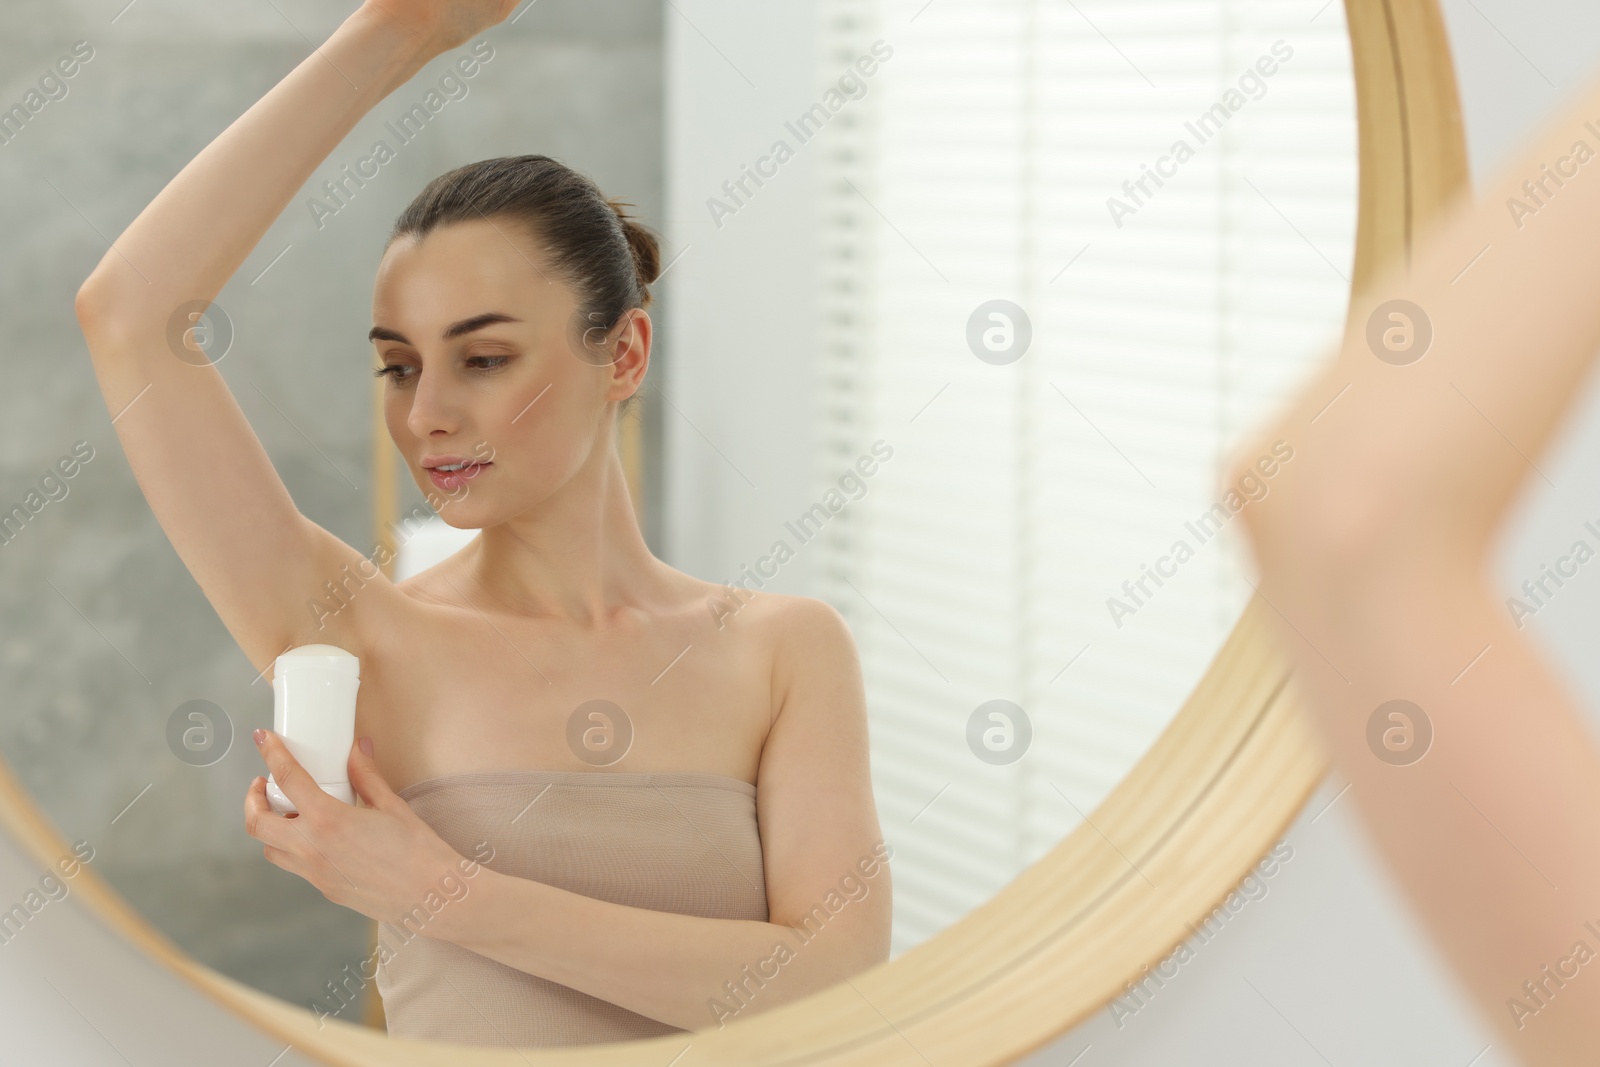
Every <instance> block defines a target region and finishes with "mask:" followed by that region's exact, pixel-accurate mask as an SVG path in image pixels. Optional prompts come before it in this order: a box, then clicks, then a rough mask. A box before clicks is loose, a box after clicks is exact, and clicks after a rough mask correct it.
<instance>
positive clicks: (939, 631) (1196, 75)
mask: <svg viewBox="0 0 1600 1067" xmlns="http://www.w3.org/2000/svg"><path fill="white" fill-rule="evenodd" d="M821 10H822V17H823V19H824V30H823V33H822V37H821V39H822V41H823V47H822V48H821V49H820V50H819V59H820V66H819V86H820V87H822V88H826V87H827V86H829V85H837V84H838V79H839V78H840V76H841V74H843V73H844V72H845V71H847V70H848V69H849V67H850V64H851V63H852V61H853V60H854V59H855V58H856V57H858V56H862V55H866V54H868V53H869V52H870V51H871V50H872V45H873V43H874V42H876V41H882V42H884V44H885V45H887V46H889V47H890V48H892V49H893V53H892V56H891V57H890V58H888V59H887V60H885V61H883V62H882V63H881V64H880V66H879V69H878V70H877V71H876V72H875V73H874V74H873V75H872V76H871V77H870V78H866V79H864V81H865V83H866V86H867V89H866V93H865V95H864V96H861V97H860V98H858V99H854V100H851V101H850V102H849V103H848V104H847V105H846V106H844V107H842V108H841V109H840V110H839V112H838V113H837V114H836V115H834V116H833V117H832V118H831V120H830V121H829V122H828V124H827V126H826V128H825V129H824V130H823V132H822V133H821V135H820V140H819V141H818V146H819V147H820V149H821V153H822V154H821V160H822V166H821V173H822V189H821V195H820V211H821V220H820V222H821V227H822V234H823V246H824V259H823V262H822V264H821V270H822V272H823V282H824V284H823V293H824V305H823V316H824V324H825V328H824V334H823V336H824V345H823V351H822V352H821V353H820V355H819V359H820V361H821V363H820V366H821V375H820V379H821V382H822V389H821V393H820V410H821V419H822V423H823V430H822V432H821V433H820V434H819V436H818V440H819V442H820V444H819V448H818V455H817V466H816V469H817V497H818V499H820V498H821V497H822V494H823V493H824V492H825V491H826V490H827V488H828V487H830V486H833V485H835V484H836V481H837V479H838V477H839V472H840V471H841V470H843V469H844V468H845V467H847V466H849V465H850V464H852V463H853V462H854V461H855V460H856V458H857V457H859V456H862V455H866V454H867V453H868V452H869V450H870V448H871V443H872V442H873V441H875V440H878V439H882V440H883V441H884V442H886V443H887V444H888V445H889V446H890V447H891V448H892V449H893V456H892V458H891V459H889V460H887V461H884V462H882V464H881V466H880V468H879V470H878V472H877V473H875V474H874V475H873V477H872V478H871V479H870V481H869V483H868V484H869V489H868V491H867V493H866V495H865V496H864V497H862V498H861V499H860V500H858V501H855V502H852V503H851V505H850V507H848V508H846V509H844V510H843V511H841V512H840V514H839V515H838V516H836V517H835V518H834V519H833V520H832V521H830V522H829V523H828V525H827V526H826V527H825V528H824V531H823V533H822V535H821V539H820V541H819V547H818V551H819V555H818V559H819V566H818V569H817V574H818V579H817V580H818V583H819V584H818V587H817V588H816V590H815V592H816V595H818V596H820V597H823V598H824V599H827V600H828V601H830V602H831V603H833V604H834V605H835V606H836V607H837V608H838V609H839V610H840V611H841V612H842V613H843V614H844V615H845V617H846V618H847V619H848V620H849V622H850V624H851V626H852V629H853V631H854V633H855V635H856V639H857V642H858V645H859V648H860V651H861V656H862V664H863V670H864V673H865V676H866V686H867V698H868V705H869V717H870V727H871V744H872V764H873V775H874V781H875V784H876V795H877V798H878V804H879V815H880V818H881V819H882V822H883V826H884V831H885V836H886V837H887V839H888V840H889V842H890V844H892V845H893V847H894V849H895V856H894V869H895V920H894V931H893V942H892V952H894V953H899V952H901V951H904V949H906V948H908V947H910V946H912V945H914V944H916V943H918V942H920V941H922V940H924V939H925V938H927V937H928V936H930V935H932V934H933V933H936V932H937V931H938V930H940V929H942V928H944V927H945V926H947V925H949V924H950V923H951V922H953V921H955V920H956V919H958V918H959V917H961V916H962V915H964V914H966V913H967V912H968V911H970V910H971V909H972V908H974V907H975V906H977V905H978V904H980V903H982V902H983V901H984V900H987V899H988V898H990V897H991V896H993V895H994V894H995V893H996V892H997V891H998V890H999V889H1000V888H1001V887H1003V886H1004V885H1005V884H1006V883H1007V882H1009V881H1010V880H1011V879H1012V878H1014V877H1015V876H1016V874H1017V873H1018V872H1019V871H1020V870H1021V869H1023V868H1024V867H1026V866H1027V865H1029V864H1031V863H1032V862H1033V861H1035V860H1036V859H1038V858H1039V857H1040V856H1041V855H1043V854H1044V853H1045V852H1046V851H1047V850H1048V849H1049V848H1050V847H1052V846H1053V845H1054V844H1055V843H1056V842H1057V841H1059V840H1060V839H1061V838H1062V837H1063V836H1064V835H1065V834H1066V833H1067V832H1068V831H1070V830H1071V829H1072V828H1073V827H1074V826H1076V825H1077V824H1078V823H1079V822H1080V821H1081V820H1083V819H1084V818H1085V817H1088V818H1090V819H1092V818H1093V810H1094V807H1095V805H1096V804H1097V803H1098V802H1099V801H1100V800H1101V799H1102V798H1103V797H1104V796H1105V795H1106V794H1107V793H1108V792H1109V790H1110V789H1111V788H1112V786H1114V785H1115V784H1116V782H1117V781H1118V780H1120V778H1121V777H1122V776H1123V775H1124V774H1125V773H1126V771H1127V770H1128V769H1129V768H1130V767H1131V766H1132V765H1133V764H1134V763H1135V762H1136V761H1137V760H1138V758H1139V757H1140V755H1141V754H1142V753H1143V752H1144V751H1145V750H1146V749H1148V748H1149V746H1150V744H1151V743H1152V742H1153V741H1154V739H1155V737H1156V735H1157V734H1158V733H1159V732H1160V731H1161V729H1162V728H1163V727H1164V726H1165V725H1166V724H1167V722H1168V721H1169V720H1170V718H1171V716H1172V715H1173V714H1174V712H1175V711H1176V709H1177V708H1178V707H1179V705H1180V704H1181V703H1182V701H1183V700H1184V698H1185V697H1186V696H1187V695H1188V693H1189V691H1190V690H1191V689H1192V688H1193V686H1194V684H1195V683H1196V682H1197V681H1198V680H1199V678H1200V676H1201V675H1202V674H1203V672H1204V670H1205V668H1206V666H1207V664H1208V663H1209V662H1210V660H1211V659H1212V657H1213V656H1214V654H1215V652H1216V650H1217V649H1218V647H1219V646H1220V644H1221V642H1222V641H1223V639H1224V638H1225V637H1226V635H1227V633H1228V632H1229V631H1230V630H1231V628H1232V626H1233V623H1234V621H1235V620H1236V619H1237V617H1238V615H1239V612H1240V611H1241V610H1242V608H1243V606H1244V603H1245V601H1246V600H1247V599H1248V596H1249V594H1250V591H1251V590H1250V586H1249V584H1248V583H1247V582H1246V580H1245V578H1244V574H1245V573H1246V572H1245V571H1244V570H1243V566H1244V561H1243V557H1242V542H1241V541H1240V538H1239V531H1238V530H1237V528H1236V527H1235V525H1234V524H1233V523H1231V522H1227V521H1223V520H1219V519H1215V518H1213V523H1214V524H1215V525H1216V526H1220V527H1221V529H1220V531H1219V532H1218V533H1217V534H1216V535H1215V536H1213V537H1210V538H1207V539H1205V540H1203V541H1202V540H1201V539H1200V538H1199V537H1198V536H1196V534H1195V533H1193V532H1191V529H1190V527H1189V526H1186V524H1193V523H1194V521H1195V520H1196V519H1197V518H1199V517H1201V516H1202V515H1205V514H1206V513H1207V512H1208V509H1210V508H1211V506H1212V505H1213V504H1214V503H1216V502H1217V501H1218V499H1219V494H1220V492H1221V487H1220V486H1219V484H1218V478H1219V469H1220V463H1221V461H1222V460H1223V459H1224V458H1225V457H1226V456H1227V455H1228V454H1229V453H1230V450H1231V448H1232V447H1233V446H1234V445H1235V444H1236V443H1237V442H1238V441H1239V440H1240V439H1241V435H1243V434H1244V433H1246V432H1247V431H1249V430H1250V429H1251V428H1252V427H1254V426H1256V425H1258V424H1259V423H1260V422H1261V420H1263V419H1264V418H1265V417H1266V416H1267V415H1268V414H1269V413H1270V411H1271V410H1272V409H1273V407H1274V406H1275V405H1276V404H1278V403H1280V402H1281V401H1282V400H1284V399H1286V398H1287V396H1288V395H1289V394H1290V393H1291V392H1292V390H1293V389H1294V388H1295V386H1296V385H1298V384H1299V383H1301V382H1302V381H1304V380H1305V377H1306V375H1307V374H1308V372H1309V371H1310V369H1311V367H1312V366H1313V365H1314V364H1315V363H1316V362H1317V361H1318V360H1319V359H1320V358H1321V357H1323V356H1325V355H1326V354H1327V353H1328V351H1329V350H1330V348H1331V346H1332V344H1333V343H1334V342H1335V341H1336V339H1337V337H1338V334H1339V330H1340V328H1341V325H1342V320H1343V316H1344V313H1345V308H1346V305H1347V301H1348V284H1349V282H1348V279H1349V275H1350V272H1351V263H1352V261H1353V249H1354V235H1355V218H1356V171H1357V167H1356V120H1355V96H1354V86H1353V81H1352V73H1351V67H1350V49H1349V41H1348V37H1347V34H1346V30H1345V25H1344V22H1343V16H1344V12H1343V6H1342V5H1341V4H1337V3H1330V4H1329V5H1328V6H1327V7H1325V8H1323V9H1322V10H1321V11H1316V10H1315V9H1314V8H1312V7H1308V5H1306V4H1302V3H1284V2H1275V0H1260V2H1254V3H1249V2H1244V0H1210V2H1195V0H1185V2H1181V3H1177V2H1160V0H1075V2H1074V3H1070V4H1060V3H1054V2H1052V3H1043V2H1038V0H932V2H931V3H926V4H924V3H923V0H911V2H907V3H900V2H889V0H826V2H824V3H823V5H822V9H821ZM1313 16H1314V17H1313ZM1275 47H1276V51H1274V49H1275ZM880 51H881V47H880ZM1262 57H1268V60H1269V61H1268V62H1262ZM1267 68H1272V70H1273V73H1271V74H1270V75H1268V74H1264V73H1262V71H1264V70H1266V69H1267ZM1252 71H1253V72H1255V77H1254V78H1245V79H1244V81H1243V83H1241V78H1242V77H1243V76H1244V75H1245V74H1246V73H1247V72H1252ZM1230 91H1232V92H1233V93H1234V94H1235V95H1232V96H1230V95H1229V94H1230ZM819 93H820V89H819ZM1235 104H1237V106H1234V105H1235ZM1219 108H1220V110H1218V109H1219ZM1179 142H1184V143H1186V144H1187V145H1188V146H1189V148H1190V149H1191V150H1192V151H1191V152H1189V153H1188V154H1187V155H1185V154H1184V153H1183V152H1181V151H1176V146H1177V144H1178V143H1179ZM1164 157H1165V158H1164ZM1178 157H1182V158H1181V159H1180V158H1178ZM1152 171H1154V172H1155V177H1150V176H1149V175H1150V172H1152ZM1163 175H1165V176H1163ZM1141 178H1142V179H1143V184H1142V186H1141V184H1140V180H1141ZM1157 178H1159V179H1160V183H1159V184H1158V182H1157V180H1156V179H1157ZM1124 183H1127V185H1125V184H1124ZM1130 188H1131V190H1132V192H1130V191H1129V190H1130ZM1112 198H1116V199H1117V200H1118V201H1120V202H1121V203H1122V205H1123V206H1122V207H1117V206H1116V204H1115V203H1114V202H1113V199H1112ZM1127 209H1131V210H1127ZM992 300H1008V301H1011V302H1014V303H1015V304H1016V305H1018V306H1020V307H1021V308H1022V309H1023V311H1024V312H1025V314H1026V317H1027V321H1028V323H1029V325H1030V326H1031V333H1032V337H1031V342H1030V344H1029V347H1028V349H1027V350H1026V352H1025V354H1024V355H1022V356H1021V358H1019V359H1017V360H1015V361H1014V362H1010V363H996V362H988V361H986V360H984V359H980V358H978V356H977V355H976V354H975V352H974V350H973V349H972V348H971V347H970V346H969V343H968V339H967V335H968V326H969V319H970V318H971V316H972V314H973V312H974V311H975V309H977V308H978V307H979V305H982V304H984V303H986V302H988V301H992ZM997 321H998V320H997ZM1287 445H1288V446H1289V447H1290V448H1293V447H1294V445H1295V442H1292V441H1290V442H1287ZM1288 462H1292V459H1290V460H1288ZM1264 484H1265V486H1266V488H1267V491H1268V492H1270V486H1271V479H1270V478H1268V479H1264ZM1212 514H1213V516H1215V513H1214V512H1212ZM1196 529H1199V530H1201V531H1202V532H1204V531H1205V530H1206V529H1207V527H1206V526H1204V525H1202V526H1200V527H1196ZM1180 540H1183V541H1186V542H1187V543H1188V544H1189V545H1190V547H1191V549H1192V555H1191V556H1190V557H1188V558H1186V559H1184V560H1183V561H1182V562H1177V563H1175V562H1174V561H1173V558H1172V549H1173V548H1174V547H1175V545H1176V543H1177V542H1178V541H1180ZM1163 557H1167V562H1166V563H1164V564H1160V563H1159V561H1160V560H1161V559H1162V558H1163ZM1158 564H1159V566H1160V568H1161V569H1164V570H1169V571H1171V572H1172V573H1171V576H1169V577H1166V578H1164V579H1162V582H1161V584H1160V585H1157V584H1155V582H1154V581H1153V580H1152V579H1150V578H1149V577H1148V576H1147V575H1146V568H1150V567H1156V566H1158ZM1142 577H1143V578H1144V579H1145V581H1144V586H1143V588H1144V589H1145V590H1146V594H1145V595H1140V596H1139V601H1140V603H1138V604H1137V605H1135V604H1134V603H1133V601H1132V599H1131V598H1129V596H1128V595H1127V594H1126V593H1125V591H1124V585H1123V583H1124V582H1125V581H1126V582H1129V583H1130V584H1132V585H1133V587H1134V589H1135V590H1137V589H1138V588H1139V586H1138V585H1137V583H1138V581H1139V580H1140V579H1141V578H1142ZM1113 597H1116V598H1120V599H1121V600H1122V601H1123V602H1124V603H1125V604H1127V605H1128V606H1129V607H1131V608H1133V610H1132V611H1131V612H1130V613H1127V614H1120V615H1119V614H1116V613H1114V612H1113V611H1112V609H1111V608H1110V607H1109V606H1108V600H1109V599H1111V598H1113ZM1119 623H1120V625H1119ZM997 699H999V700H1007V701H1012V702H1014V703H1015V704H1016V705H1017V706H1019V707H1020V708H1021V709H1022V710H1023V712H1024V713H1025V715H1026V717H1027V719H1028V721H1029V723H1030V724H1031V729H1032V737H1031V741H1030V743H1029V746H1028V748H1027V751H1026V754H1025V755H1023V756H1022V758H1021V759H1019V760H1017V761H1016V762H1013V763H1009V764H995V763H990V762H985V761H984V760H983V759H980V758H978V756H977V755H975V754H974V750H973V749H972V748H971V747H970V746H969V743H968V740H967V732H968V722H969V719H970V718H971V716H972V714H973V712H974V709H976V708H978V706H979V705H981V704H983V703H984V702H986V701H991V700H997ZM1107 847H1108V848H1114V847H1116V842H1112V841H1108V842H1107ZM1129 862H1131V861H1129Z"/></svg>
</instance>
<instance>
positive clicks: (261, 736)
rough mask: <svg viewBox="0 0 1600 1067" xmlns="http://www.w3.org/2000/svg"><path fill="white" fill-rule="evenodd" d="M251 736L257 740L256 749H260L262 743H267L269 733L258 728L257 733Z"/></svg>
mask: <svg viewBox="0 0 1600 1067" xmlns="http://www.w3.org/2000/svg"><path fill="white" fill-rule="evenodd" d="M250 736H251V737H254V738H255V739H256V747H257V748H260V747H261V742H263V741H265V740H266V739H267V732H266V731H265V730H263V729H261V728H260V727H257V728H256V732H255V733H253V734H251V735H250Z"/></svg>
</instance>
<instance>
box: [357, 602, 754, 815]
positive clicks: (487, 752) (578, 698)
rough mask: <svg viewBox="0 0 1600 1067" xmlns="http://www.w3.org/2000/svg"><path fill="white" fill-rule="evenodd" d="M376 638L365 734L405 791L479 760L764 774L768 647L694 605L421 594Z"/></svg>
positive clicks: (365, 678) (364, 685)
mask: <svg viewBox="0 0 1600 1067" xmlns="http://www.w3.org/2000/svg"><path fill="white" fill-rule="evenodd" d="M395 614H396V617H394V618H392V619H391V620H390V621H389V622H388V623H387V624H386V629H385V632H384V634H383V635H382V640H380V641H376V642H374V645H375V647H372V648H369V649H367V650H366V652H365V654H364V655H363V658H362V664H361V679H362V680H361V687H360V690H359V693H358V698H357V703H356V729H357V733H358V736H359V735H366V736H370V737H372V738H373V741H374V743H375V745H376V753H375V758H376V760H377V763H378V767H379V770H380V771H381V772H382V773H383V775H384V777H385V779H386V780H387V781H388V782H389V784H390V786H391V787H392V788H394V789H396V790H399V789H403V788H404V787H406V786H407V785H410V784H413V783H415V782H418V781H421V780H423V779H425V778H430V777H434V776H437V775H442V774H449V773H453V772H458V771H480V770H515V769H546V770H575V771H584V770H609V771H635V772H670V771H700V772H709V773H714V774H725V775H728V776H730V777H734V778H739V779H742V780H744V781H748V782H754V781H755V780H756V771H757V768H758V766H759V763H760V757H761V749H762V746H763V744H764V743H765V741H766V736H767V730H768V728H769V726H770V724H771V720H772V694H771V666H770V653H769V652H768V650H767V649H766V647H765V645H764V642H762V641H761V640H759V637H758V635H756V634H753V633H751V632H749V631H748V630H745V631H740V632H736V631H735V630H734V629H733V628H732V627H725V628H718V627H716V626H715V625H709V624H708V623H707V622H706V621H703V620H701V619H700V618H699V617H697V616H696V615H695V613H692V612H686V613H684V615H683V616H682V617H663V618H653V619H644V620H638V621H637V622H636V623H630V624H626V625H622V626H617V627H610V628H606V629H604V630H601V631H590V632H585V631H579V630H577V629H574V628H570V627H563V626H560V625H551V624H548V623H543V622H531V621H528V620H525V619H512V618H507V617H494V616H485V615H483V614H481V613H475V612H472V611H471V610H470V609H453V608H445V607H441V606H439V605H436V604H429V603H423V602H414V601H413V602H411V606H409V607H407V608H404V609H403V610H401V611H399V612H397V613H395Z"/></svg>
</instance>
